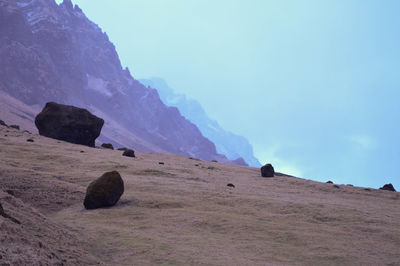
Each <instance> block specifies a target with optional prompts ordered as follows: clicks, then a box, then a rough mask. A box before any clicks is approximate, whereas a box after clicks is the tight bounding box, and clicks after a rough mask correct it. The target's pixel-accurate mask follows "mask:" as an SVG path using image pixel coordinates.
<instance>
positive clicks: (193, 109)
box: [139, 78, 261, 167]
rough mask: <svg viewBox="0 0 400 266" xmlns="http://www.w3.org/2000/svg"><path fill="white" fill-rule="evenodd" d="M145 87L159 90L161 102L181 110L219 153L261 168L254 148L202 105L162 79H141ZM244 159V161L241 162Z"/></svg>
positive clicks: (230, 158)
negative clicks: (222, 124)
mask: <svg viewBox="0 0 400 266" xmlns="http://www.w3.org/2000/svg"><path fill="white" fill-rule="evenodd" d="M139 81H140V82H141V83H143V84H144V85H146V86H148V87H151V88H155V89H157V91H158V93H159V95H160V98H161V100H162V101H163V102H164V103H165V104H166V105H168V106H174V107H177V108H178V109H179V111H180V112H181V113H182V115H183V116H184V117H186V118H187V119H189V120H190V121H192V122H193V123H194V124H196V125H197V126H198V128H199V129H200V131H201V133H202V134H203V135H204V136H205V137H206V138H208V139H209V140H211V141H212V142H214V144H215V146H216V148H217V152H218V153H221V154H224V155H225V156H226V157H227V158H228V159H229V160H239V162H238V163H237V164H243V159H244V161H246V162H247V163H248V164H249V165H251V166H254V167H259V166H261V164H260V162H259V161H258V160H257V158H255V157H254V154H253V147H252V146H251V145H250V143H249V141H248V140H247V139H246V138H244V137H242V136H238V135H236V134H233V133H232V132H229V131H226V130H224V129H223V128H222V127H221V126H220V125H219V124H218V122H217V121H215V120H212V119H211V118H209V117H208V115H207V114H206V112H205V111H204V109H203V107H202V106H201V104H200V103H199V102H198V101H196V100H193V99H190V98H187V97H186V96H185V95H184V94H177V93H175V92H174V91H173V89H171V88H170V87H169V86H168V84H167V83H166V82H165V81H164V80H163V79H161V78H151V79H140V80H139ZM241 158H242V160H240V159H241Z"/></svg>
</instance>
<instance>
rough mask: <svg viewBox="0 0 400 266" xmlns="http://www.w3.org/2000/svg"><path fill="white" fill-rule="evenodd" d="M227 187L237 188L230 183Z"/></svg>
mask: <svg viewBox="0 0 400 266" xmlns="http://www.w3.org/2000/svg"><path fill="white" fill-rule="evenodd" d="M226 186H228V187H235V185H234V184H232V183H229V184H228V185H226Z"/></svg>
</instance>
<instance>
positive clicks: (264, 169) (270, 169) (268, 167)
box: [261, 163, 275, 177]
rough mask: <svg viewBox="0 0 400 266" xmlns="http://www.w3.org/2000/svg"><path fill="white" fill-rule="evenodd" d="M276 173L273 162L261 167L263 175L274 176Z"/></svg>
mask: <svg viewBox="0 0 400 266" xmlns="http://www.w3.org/2000/svg"><path fill="white" fill-rule="evenodd" d="M274 175H275V170H274V167H273V166H272V164H269V163H268V164H266V165H264V166H263V167H261V176H262V177H274Z"/></svg>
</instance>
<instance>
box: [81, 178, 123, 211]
mask: <svg viewBox="0 0 400 266" xmlns="http://www.w3.org/2000/svg"><path fill="white" fill-rule="evenodd" d="M123 193H124V181H123V180H122V178H121V175H120V174H119V173H118V172H117V171H112V172H107V173H105V174H103V175H102V176H101V177H99V178H98V179H96V180H94V181H93V182H92V183H90V184H89V186H88V187H87V190H86V196H85V200H84V202H83V205H84V206H85V208H86V209H97V208H101V207H111V206H114V205H115V204H116V203H117V202H118V200H119V199H120V197H121V196H122V194H123Z"/></svg>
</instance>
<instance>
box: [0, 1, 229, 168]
mask: <svg viewBox="0 0 400 266" xmlns="http://www.w3.org/2000/svg"><path fill="white" fill-rule="evenodd" d="M0 91H2V92H3V93H5V94H6V95H7V97H12V98H13V99H15V100H17V101H20V102H21V103H22V104H24V105H26V106H27V108H28V107H34V108H35V109H38V107H39V108H40V107H42V106H44V104H45V103H46V102H49V101H55V102H59V103H62V104H69V105H74V106H77V107H81V108H86V109H88V110H89V111H91V112H93V113H94V114H96V115H97V116H99V117H102V118H104V120H105V121H106V123H105V126H104V130H103V132H102V135H101V137H100V140H102V141H107V142H111V143H113V144H114V145H115V146H129V147H133V148H135V149H136V150H138V151H141V152H159V153H174V154H179V155H184V156H191V157H197V158H200V159H203V160H218V161H222V162H229V161H228V160H227V158H226V157H225V156H223V155H220V154H218V153H217V152H216V148H215V145H214V144H213V143H212V142H211V141H210V140H208V139H207V138H205V137H204V136H203V135H202V134H201V132H200V131H199V129H198V128H197V127H196V126H195V125H194V124H193V123H191V122H190V121H188V120H186V119H185V118H184V117H183V116H182V115H181V114H180V112H179V111H178V109H177V108H174V107H167V106H165V105H164V104H163V103H162V101H161V100H160V98H159V95H158V93H157V91H156V90H155V89H150V88H147V87H145V86H144V85H142V84H141V83H140V82H139V81H137V80H136V79H134V78H133V77H132V75H131V73H130V71H129V69H127V68H125V69H123V68H122V66H121V63H120V60H119V57H118V54H117V52H116V50H115V47H114V45H113V44H112V43H111V42H110V40H109V39H108V36H107V34H106V33H104V32H102V30H101V29H100V28H99V27H98V26H97V25H96V24H94V23H93V22H91V21H90V20H89V19H88V18H87V17H86V16H85V14H84V13H83V12H82V10H81V9H80V8H79V7H78V6H77V5H75V6H74V5H73V4H72V2H71V1H70V0H64V1H63V3H61V4H60V5H57V4H56V3H55V1H54V0H17V1H14V0H13V1H11V0H0ZM3 111H4V110H3ZM28 120H32V117H30V116H28Z"/></svg>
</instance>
